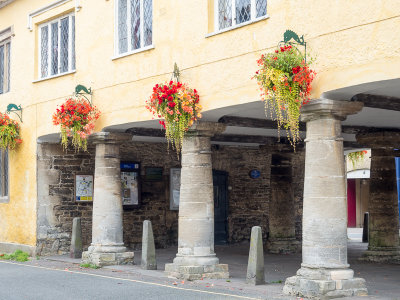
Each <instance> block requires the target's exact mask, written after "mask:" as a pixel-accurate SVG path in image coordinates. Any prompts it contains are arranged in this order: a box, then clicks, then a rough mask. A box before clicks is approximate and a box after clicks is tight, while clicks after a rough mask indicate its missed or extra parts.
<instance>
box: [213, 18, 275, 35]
mask: <svg viewBox="0 0 400 300" xmlns="http://www.w3.org/2000/svg"><path fill="white" fill-rule="evenodd" d="M268 18H269V15H265V16H262V17H261V18H258V19H255V20H251V21H247V22H244V23H240V24H237V25H235V26H231V27H227V28H224V29H221V30H219V31H214V32H211V33H209V34H207V35H206V38H208V37H212V36H214V35H218V34H221V33H225V32H227V31H231V30H235V29H238V28H241V27H243V26H247V25H250V24H253V23H257V22H260V21H264V20H266V19H268Z"/></svg>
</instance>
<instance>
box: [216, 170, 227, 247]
mask: <svg viewBox="0 0 400 300" xmlns="http://www.w3.org/2000/svg"><path fill="white" fill-rule="evenodd" d="M213 184H214V222H215V223H214V224H215V225H214V243H215V244H216V245H224V244H226V243H227V242H228V173H227V172H224V171H216V170H213Z"/></svg>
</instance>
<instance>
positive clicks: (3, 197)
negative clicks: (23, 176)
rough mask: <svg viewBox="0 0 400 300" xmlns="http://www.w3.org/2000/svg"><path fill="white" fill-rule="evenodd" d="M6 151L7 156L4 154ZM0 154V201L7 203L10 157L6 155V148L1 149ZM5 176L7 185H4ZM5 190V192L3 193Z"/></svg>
mask: <svg viewBox="0 0 400 300" xmlns="http://www.w3.org/2000/svg"><path fill="white" fill-rule="evenodd" d="M6 153H7V156H6ZM0 156H1V163H0V176H1V180H0V184H1V189H0V203H8V202H9V194H10V176H9V169H10V159H9V155H8V150H4V149H1V150H0ZM6 157H7V170H5V163H4V162H5V158H6ZM5 177H7V186H5V183H4V182H5V180H4V178H5ZM5 191H7V193H5Z"/></svg>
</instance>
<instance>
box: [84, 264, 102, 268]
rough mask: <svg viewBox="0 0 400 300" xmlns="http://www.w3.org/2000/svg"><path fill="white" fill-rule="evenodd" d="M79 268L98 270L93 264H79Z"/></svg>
mask: <svg viewBox="0 0 400 300" xmlns="http://www.w3.org/2000/svg"><path fill="white" fill-rule="evenodd" d="M80 266H81V267H82V268H90V269H99V268H100V267H99V266H96V265H94V264H80Z"/></svg>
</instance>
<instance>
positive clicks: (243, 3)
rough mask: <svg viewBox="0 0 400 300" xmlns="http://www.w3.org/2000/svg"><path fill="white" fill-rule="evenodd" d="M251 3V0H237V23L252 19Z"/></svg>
mask: <svg viewBox="0 0 400 300" xmlns="http://www.w3.org/2000/svg"><path fill="white" fill-rule="evenodd" d="M250 19H251V3H250V0H236V24H240V23H243V22H247V21H250Z"/></svg>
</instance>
